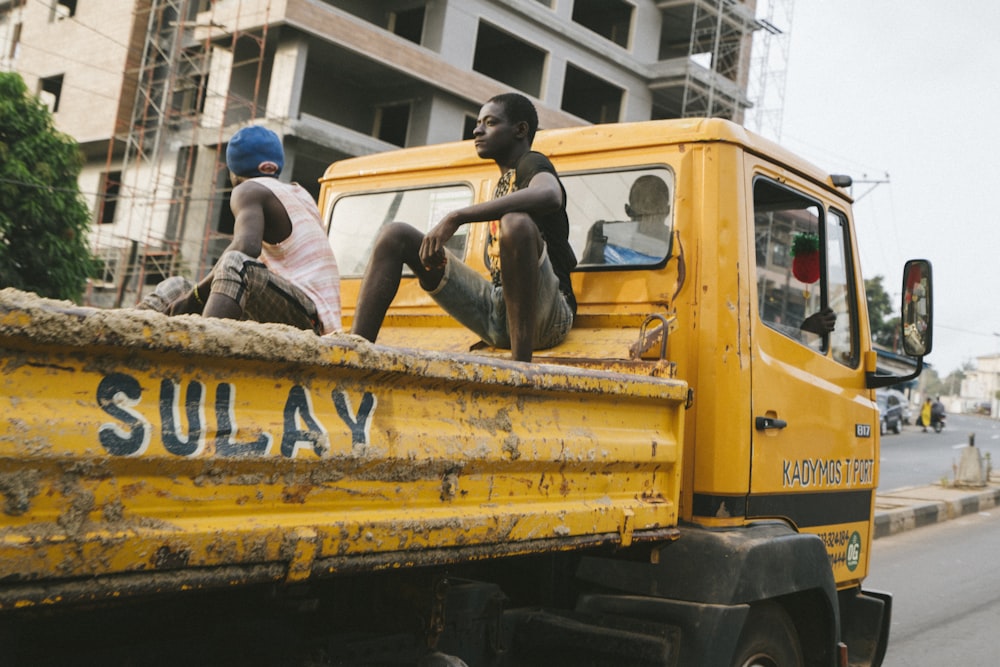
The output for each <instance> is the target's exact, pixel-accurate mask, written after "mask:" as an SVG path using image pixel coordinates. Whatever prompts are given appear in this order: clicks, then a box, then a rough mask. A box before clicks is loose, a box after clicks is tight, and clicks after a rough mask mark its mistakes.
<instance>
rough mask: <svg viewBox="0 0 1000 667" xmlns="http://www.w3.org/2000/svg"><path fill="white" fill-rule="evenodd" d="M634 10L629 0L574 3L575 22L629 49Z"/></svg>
mask: <svg viewBox="0 0 1000 667" xmlns="http://www.w3.org/2000/svg"><path fill="white" fill-rule="evenodd" d="M632 11H633V7H632V5H631V4H629V3H627V2H614V1H613V0H576V2H574V3H573V22H574V23H579V24H580V25H582V26H583V27H584V28H587V29H588V30H592V31H594V32H596V33H597V34H598V35H600V36H601V37H603V38H605V39H607V40H609V41H611V42H614V43H615V44H617V45H618V46H620V47H622V48H623V49H627V48H628V41H629V33H630V31H631V28H632Z"/></svg>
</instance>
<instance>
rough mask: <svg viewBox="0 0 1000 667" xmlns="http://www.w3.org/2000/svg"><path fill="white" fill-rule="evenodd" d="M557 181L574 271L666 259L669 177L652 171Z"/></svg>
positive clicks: (670, 223)
mask: <svg viewBox="0 0 1000 667" xmlns="http://www.w3.org/2000/svg"><path fill="white" fill-rule="evenodd" d="M561 178H562V182H563V186H564V187H565V188H566V213H567V215H568V216H569V224H570V233H569V240H570V244H571V245H572V246H573V251H574V252H575V253H576V256H577V259H578V261H579V264H578V268H588V267H602V268H635V267H638V266H647V267H648V266H656V265H658V264H661V263H662V262H663V261H664V260H666V258H667V257H669V256H670V249H671V241H672V239H673V226H674V217H673V208H674V206H673V202H674V174H673V172H672V171H670V170H669V169H666V168H664V167H656V168H647V169H630V170H627V171H621V170H619V171H609V172H600V173H589V174H570V175H565V174H563V175H561Z"/></svg>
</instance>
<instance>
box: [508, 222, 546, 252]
mask: <svg viewBox="0 0 1000 667" xmlns="http://www.w3.org/2000/svg"><path fill="white" fill-rule="evenodd" d="M500 229H501V232H500V253H501V257H502V256H503V255H505V254H508V253H515V252H516V253H517V254H521V253H522V252H524V251H525V250H527V249H529V248H534V249H535V253H534V254H535V258H536V259H537V258H538V257H541V254H542V250H543V249H544V242H543V241H542V234H541V232H539V231H538V225H536V224H535V221H534V220H532V219H531V216H530V215H528V214H527V213H508V214H507V215H505V216H503V218H502V219H501V220H500Z"/></svg>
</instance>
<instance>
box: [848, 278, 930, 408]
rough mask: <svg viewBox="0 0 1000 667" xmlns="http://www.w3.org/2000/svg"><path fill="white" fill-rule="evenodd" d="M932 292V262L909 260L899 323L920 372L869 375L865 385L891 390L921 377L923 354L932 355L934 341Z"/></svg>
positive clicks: (905, 348)
mask: <svg viewBox="0 0 1000 667" xmlns="http://www.w3.org/2000/svg"><path fill="white" fill-rule="evenodd" d="M933 291H934V290H933V283H932V281H931V263H930V262H929V261H927V260H926V259H911V260H910V261H908V262H907V263H906V266H905V267H904V268H903V305H902V309H901V315H900V318H899V322H900V325H901V326H902V328H903V352H905V353H906V355H907V356H910V357H916V358H917V369H916V370H915V371H913V372H912V373H910V374H909V375H876V374H875V373H867V374H866V376H865V384H866V385H867V386H868V387H870V388H872V389H875V388H878V387H889V386H891V385H894V384H898V383H900V382H907V381H909V380H913V379H914V378H917V377H919V376H920V373H921V371H923V370H924V355H925V354H930V351H931V343H932V342H933V339H934V336H933V333H934V308H933V305H934V299H933V296H932V294H933Z"/></svg>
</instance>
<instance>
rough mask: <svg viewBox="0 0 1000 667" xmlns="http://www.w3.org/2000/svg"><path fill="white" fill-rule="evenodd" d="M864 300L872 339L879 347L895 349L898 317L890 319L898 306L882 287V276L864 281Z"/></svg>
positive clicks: (897, 337)
mask: <svg viewBox="0 0 1000 667" xmlns="http://www.w3.org/2000/svg"><path fill="white" fill-rule="evenodd" d="M865 299H866V300H867V301H868V322H869V324H870V325H871V329H872V338H873V339H874V340H875V342H876V343H878V344H879V345H881V346H883V347H886V348H889V349H890V350H895V349H896V344H897V342H898V339H899V335H898V332H899V316H898V315H896V316H895V317H892V315H893V313H896V312H897V309H898V308H899V306H898V305H897V304H893V303H892V300H891V299H890V298H889V294H888V293H887V292H886V291H885V288H884V287H883V286H882V276H875V277H874V278H869V279H868V280H866V281H865Z"/></svg>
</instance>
